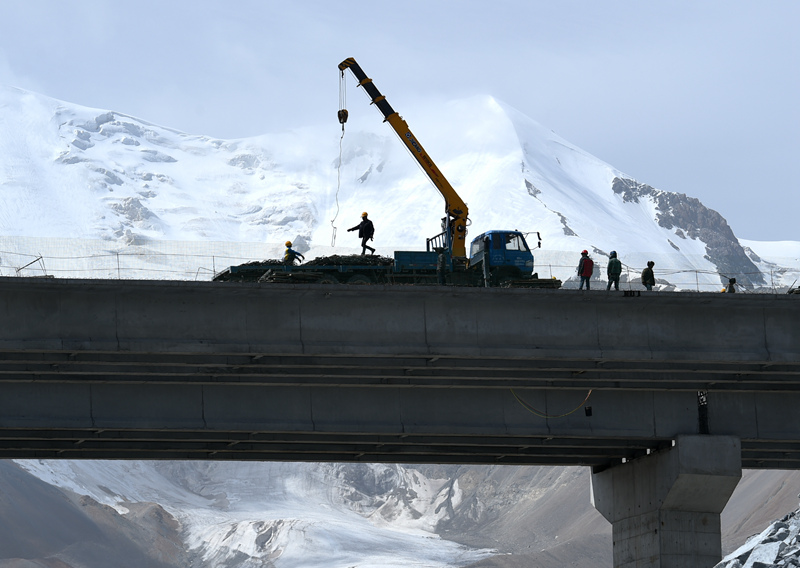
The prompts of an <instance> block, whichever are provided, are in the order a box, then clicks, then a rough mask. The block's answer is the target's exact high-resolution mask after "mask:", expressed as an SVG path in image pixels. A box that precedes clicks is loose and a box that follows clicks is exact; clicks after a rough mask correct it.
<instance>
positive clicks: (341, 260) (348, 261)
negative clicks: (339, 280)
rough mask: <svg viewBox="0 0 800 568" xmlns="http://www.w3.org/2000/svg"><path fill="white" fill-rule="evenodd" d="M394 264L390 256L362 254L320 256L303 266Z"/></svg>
mask: <svg viewBox="0 0 800 568" xmlns="http://www.w3.org/2000/svg"><path fill="white" fill-rule="evenodd" d="M393 264H394V259H393V258H390V257H388V256H378V255H374V254H370V255H363V256H362V255H360V254H346V255H339V254H334V255H333V256H319V257H317V258H314V259H312V260H309V261H307V262H304V263H303V264H302V265H301V266H341V265H352V266H392V265H393Z"/></svg>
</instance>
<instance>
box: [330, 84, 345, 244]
mask: <svg viewBox="0 0 800 568" xmlns="http://www.w3.org/2000/svg"><path fill="white" fill-rule="evenodd" d="M346 106H347V82H346V81H345V80H344V69H342V72H341V74H340V75H339V112H338V113H337V114H338V117H339V122H340V123H341V125H342V135H341V136H340V137H339V162H338V163H337V165H336V197H335V199H336V214H335V215H334V216H333V219H331V247H335V246H336V225H334V222H335V221H336V218H337V217H338V216H339V190H340V189H341V187H342V141H343V140H344V123H345V122H347V108H346Z"/></svg>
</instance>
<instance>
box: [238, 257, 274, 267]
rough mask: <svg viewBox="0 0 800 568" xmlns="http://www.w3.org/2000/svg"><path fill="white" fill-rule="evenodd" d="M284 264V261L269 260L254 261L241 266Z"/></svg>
mask: <svg viewBox="0 0 800 568" xmlns="http://www.w3.org/2000/svg"><path fill="white" fill-rule="evenodd" d="M282 264H283V260H282V259H279V258H268V259H266V260H253V261H251V262H245V263H244V264H240V265H239V266H262V265H269V266H277V265H282Z"/></svg>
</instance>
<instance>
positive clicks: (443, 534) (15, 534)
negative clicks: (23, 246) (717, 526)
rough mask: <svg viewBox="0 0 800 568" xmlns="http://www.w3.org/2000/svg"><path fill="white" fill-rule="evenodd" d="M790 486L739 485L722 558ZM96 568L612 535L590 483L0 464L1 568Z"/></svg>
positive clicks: (364, 472) (501, 562)
mask: <svg viewBox="0 0 800 568" xmlns="http://www.w3.org/2000/svg"><path fill="white" fill-rule="evenodd" d="M798 484H800V472H778V471H746V472H745V476H744V479H743V480H742V481H741V483H740V484H739V487H738V488H737V490H736V491H735V492H734V495H733V497H732V498H731V501H730V503H729V504H728V506H727V507H726V509H725V511H724V512H723V514H722V527H723V546H724V549H725V550H726V551H731V550H734V549H735V548H737V547H739V546H740V545H742V543H744V541H745V539H746V538H747V537H748V536H749V535H751V534H753V532H759V531H762V529H763V527H764V526H765V525H767V524H769V523H770V522H771V521H772V520H773V519H775V518H779V517H785V515H786V514H787V513H792V511H793V507H794V505H795V504H796V501H795V500H794V496H795V494H796V492H797V487H798ZM767 532H769V531H767ZM772 532H776V531H772ZM772 532H770V533H769V535H767V534H766V533H765V535H766V536H765V535H762V536H763V537H764V538H756V539H754V540H753V541H752V542H751V545H750V547H749V548H747V549H746V550H745V549H740V550H739V551H738V552H736V553H735V554H732V555H731V556H730V557H729V558H728V560H731V559H733V558H740V559H741V558H743V557H744V555H745V554H747V553H748V552H749V551H750V550H753V549H754V548H756V546H757V545H760V544H768V543H769V540H768V539H769V538H772V537H774V536H775V535H774V534H772ZM792 536H794V537H796V531H795V532H794V533H791V532H790V533H788V534H783V533H781V539H784V538H785V537H792ZM772 542H775V541H774V540H773V541H772ZM787 544H788V545H789V546H788V548H786V549H781V550H782V552H784V553H785V554H784V556H786V555H789V554H796V547H794V548H793V547H792V543H791V542H787ZM766 550H771V548H768V549H766ZM766 550H765V551H764V552H766ZM758 554H759V555H758V556H757V555H756V554H755V553H754V554H753V558H754V559H755V558H763V556H760V554H761V552H758ZM13 559H17V560H16V561H15V560H13ZM23 559H24V560H25V562H28V563H25V562H23ZM776 564H777V562H776ZM109 565H114V566H118V567H119V568H139V567H141V566H151V567H153V568H179V567H181V568H182V567H186V566H194V567H195V568H212V567H213V568H217V567H221V566H227V567H230V568H233V567H241V568H255V567H261V568H264V567H266V568H307V567H314V566H325V567H331V568H377V567H383V566H401V565H404V566H409V567H426V568H444V567H456V566H470V567H472V568H479V567H480V568H490V567H492V568H514V567H518V566H532V565H535V566H539V567H540V568H562V567H563V566H577V567H582V568H594V567H596V566H609V565H611V526H610V524H609V523H608V522H606V521H605V519H603V518H602V517H601V516H600V514H599V513H598V512H597V511H596V510H594V509H593V508H592V506H591V503H590V498H589V470H588V468H574V467H573V468H556V467H517V466H410V465H405V466H400V465H374V464H372V465H370V464H291V463H231V462H125V461H119V460H116V461H68V460H45V461H37V460H23V461H17V462H12V461H2V460H0V568H34V567H40V566H58V567H59V568H101V567H104V566H109ZM724 566H725V568H732V567H733V566H735V564H725V565H724ZM768 566H769V565H768Z"/></svg>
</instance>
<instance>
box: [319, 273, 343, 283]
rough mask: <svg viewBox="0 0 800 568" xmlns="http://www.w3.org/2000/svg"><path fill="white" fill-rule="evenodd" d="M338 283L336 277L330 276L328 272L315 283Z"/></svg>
mask: <svg viewBox="0 0 800 568" xmlns="http://www.w3.org/2000/svg"><path fill="white" fill-rule="evenodd" d="M338 283H339V281H338V280H337V279H336V277H335V276H331V275H329V274H326V275H325V276H323V277H321V278H320V279H319V280H317V284H338Z"/></svg>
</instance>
